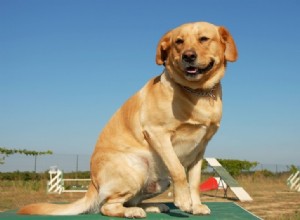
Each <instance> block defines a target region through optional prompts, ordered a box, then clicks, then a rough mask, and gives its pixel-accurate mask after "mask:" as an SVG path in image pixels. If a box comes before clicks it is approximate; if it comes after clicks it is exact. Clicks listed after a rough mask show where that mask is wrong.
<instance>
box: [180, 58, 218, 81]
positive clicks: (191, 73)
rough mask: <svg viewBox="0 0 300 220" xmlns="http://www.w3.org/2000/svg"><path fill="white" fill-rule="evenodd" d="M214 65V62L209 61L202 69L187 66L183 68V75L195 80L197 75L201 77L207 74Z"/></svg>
mask: <svg viewBox="0 0 300 220" xmlns="http://www.w3.org/2000/svg"><path fill="white" fill-rule="evenodd" d="M214 64H215V61H214V60H211V61H210V63H209V64H208V65H207V66H206V67H204V68H201V67H197V66H194V65H189V66H187V67H186V68H185V74H186V76H188V77H192V78H195V77H196V76H197V75H201V74H205V73H207V72H209V71H210V70H211V69H212V68H213V67H214Z"/></svg>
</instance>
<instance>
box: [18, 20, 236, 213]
mask: <svg viewBox="0 0 300 220" xmlns="http://www.w3.org/2000/svg"><path fill="white" fill-rule="evenodd" d="M236 59H237V49H236V46H235V43H234V40H233V38H232V36H231V35H230V33H229V32H228V30H227V29H226V28H224V27H219V26H215V25H213V24H210V23H206V22H196V23H188V24H184V25H182V26H179V27H177V28H175V29H173V30H171V31H169V32H168V33H166V34H165V35H164V36H163V37H162V38H161V40H160V41H159V43H158V46H157V53H156V63H157V64H158V65H162V64H164V66H165V70H164V71H163V73H162V74H161V75H160V76H157V77H156V78H154V79H151V80H150V81H149V82H148V83H147V84H146V85H145V86H144V87H143V88H142V89H141V90H140V91H138V92H137V93H136V94H135V95H134V96H133V97H131V98H130V99H129V100H128V101H127V102H126V103H125V104H124V105H123V106H122V107H121V108H120V109H119V110H118V111H117V112H116V113H115V114H114V115H113V117H112V118H111V120H110V121H109V122H108V124H107V125H106V127H105V128H104V129H103V131H102V133H101V134H100V136H99V139H98V141H97V144H96V147H95V150H94V153H93V155H92V158H91V179H92V182H91V184H90V186H89V189H88V192H87V193H86V195H85V196H84V197H83V198H82V199H80V200H78V201H76V202H74V203H71V204H67V205H58V204H46V203H42V204H32V205H28V206H25V207H23V208H21V209H20V211H19V213H20V214H37V215H44V214H45V215H76V214H80V213H86V212H95V211H96V212H99V211H100V212H101V213H102V214H104V215H107V216H117V217H128V218H143V217H146V212H147V211H150V212H151V211H152V212H167V211H168V207H167V206H166V205H163V204H147V203H146V204H141V202H142V201H143V200H144V199H148V198H151V197H153V196H156V195H158V194H160V193H162V192H163V191H165V190H166V189H167V188H168V187H169V182H170V180H171V181H172V183H173V186H174V204H175V205H176V206H177V207H178V208H179V209H181V210H182V211H185V212H189V213H193V214H195V215H198V214H200V215H201V214H204V215H205V214H209V213H210V210H209V208H208V207H207V206H206V205H203V204H201V201H200V196H199V190H198V186H199V183H200V172H201V162H202V158H203V154H204V151H205V148H206V145H207V143H208V142H209V140H210V139H211V138H212V136H213V135H214V134H215V133H216V131H217V130H218V128H219V126H220V120H221V116H222V92H221V84H220V80H221V79H222V77H223V76H224V72H225V69H226V63H227V61H231V62H233V61H235V60H236Z"/></svg>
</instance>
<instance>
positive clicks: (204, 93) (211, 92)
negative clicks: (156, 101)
mask: <svg viewBox="0 0 300 220" xmlns="http://www.w3.org/2000/svg"><path fill="white" fill-rule="evenodd" d="M164 73H165V76H166V79H167V81H169V82H171V81H173V80H171V77H170V75H169V74H168V72H167V71H166V70H165V71H164ZM173 84H174V86H176V87H179V88H180V89H182V90H184V91H185V92H186V93H188V94H191V95H193V96H197V97H206V98H211V99H214V100H216V98H217V97H216V90H217V89H218V87H219V86H220V83H217V84H216V85H214V86H213V87H212V88H210V89H192V88H190V87H188V86H184V85H181V84H180V83H177V82H174V81H173Z"/></svg>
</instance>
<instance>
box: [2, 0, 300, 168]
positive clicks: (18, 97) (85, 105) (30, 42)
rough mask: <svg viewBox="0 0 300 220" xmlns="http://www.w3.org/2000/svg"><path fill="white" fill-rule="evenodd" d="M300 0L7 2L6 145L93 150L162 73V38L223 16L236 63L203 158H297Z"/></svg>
mask: <svg viewBox="0 0 300 220" xmlns="http://www.w3.org/2000/svg"><path fill="white" fill-rule="evenodd" d="M299 11H300V1H298V0H289V1H283V0H281V1H274V0H269V1H268V0H264V1H261V0H252V1H250V0H249V1H239V0H235V1H233V0H227V1H221V0H219V1H216V0H212V1H200V0H189V1H173V0H172V1H171V0H166V1H141V0H134V1H133V0H128V1H121V0H119V1H116V0H110V1H104V0H103V1H100V0H98V1H96V0H93V1H90V0H80V1H79V0H51V1H50V0H43V1H41V0H26V1H24V0H0V146H3V147H7V148H27V149H30V150H37V151H44V150H48V149H49V150H53V151H54V153H64V154H68V153H70V154H71V153H72V154H74V153H75V154H87V155H89V154H91V153H92V151H93V148H94V144H95V142H96V140H97V138H98V134H99V133H100V131H101V129H102V128H103V126H104V125H105V123H106V122H107V121H108V120H109V118H110V117H111V116H112V114H113V113H114V112H115V111H116V110H117V109H118V108H119V107H120V106H121V105H122V103H123V102H125V101H126V99H128V98H129V97H130V96H131V95H133V94H134V93H135V92H136V91H137V90H139V89H140V88H141V87H142V86H143V85H144V84H145V83H146V82H147V81H148V80H149V79H150V78H152V77H154V76H156V75H158V74H160V73H161V72H162V70H163V68H162V67H161V66H157V65H156V64H155V59H154V58H155V50H156V45H157V42H158V40H159V39H160V37H161V36H162V35H163V34H164V33H165V32H166V31H168V30H170V29H172V28H174V27H176V26H178V25H180V24H182V23H186V22H192V21H208V22H211V23H215V24H217V25H224V26H225V27H227V28H228V29H229V30H230V32H231V34H232V35H233V37H234V39H235V41H236V44H237V47H238V50H239V60H238V61H237V62H236V63H229V65H228V68H227V73H226V75H225V78H224V80H223V90H224V91H223V93H224V99H223V101H224V111H223V119H222V124H221V128H220V130H219V132H218V133H217V135H216V136H215V137H214V139H213V140H212V141H211V143H210V144H209V146H208V148H207V153H206V156H213V157H218V158H230V159H241V160H243V159H246V160H250V161H258V162H261V163H277V164H297V165H298V164H300V159H299V158H300V129H299V123H300V86H299V82H300V71H299V65H300V43H299V42H300V16H299Z"/></svg>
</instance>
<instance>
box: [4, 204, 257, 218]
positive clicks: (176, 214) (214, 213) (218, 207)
mask: <svg viewBox="0 0 300 220" xmlns="http://www.w3.org/2000/svg"><path fill="white" fill-rule="evenodd" d="M205 204H206V205H207V206H208V207H209V208H210V210H211V214H210V215H206V216H195V215H190V214H187V213H185V212H182V211H180V210H179V209H178V208H176V207H175V206H174V205H173V204H172V203H168V204H167V205H168V206H169V207H170V212H169V213H147V218H146V219H153V220H154V219H155V220H159V219H167V220H168V219H203V220H204V219H215V220H222V219H228V220H235V219H241V220H248V219H249V220H254V219H260V218H258V217H256V216H255V215H253V214H251V213H250V212H248V211H246V210H245V209H243V208H241V207H240V206H238V205H237V204H236V203H233V202H207V203H205ZM0 219H28V220H34V219H42V220H43V219H45V220H46V219H49V220H52V219H53V220H69V219H72V220H80V219H88V220H99V219H100V220H101V219H104V220H105V219H121V218H112V217H106V216H102V215H100V214H84V215H76V216H28V215H17V214H16V211H7V212H2V213H0Z"/></svg>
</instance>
